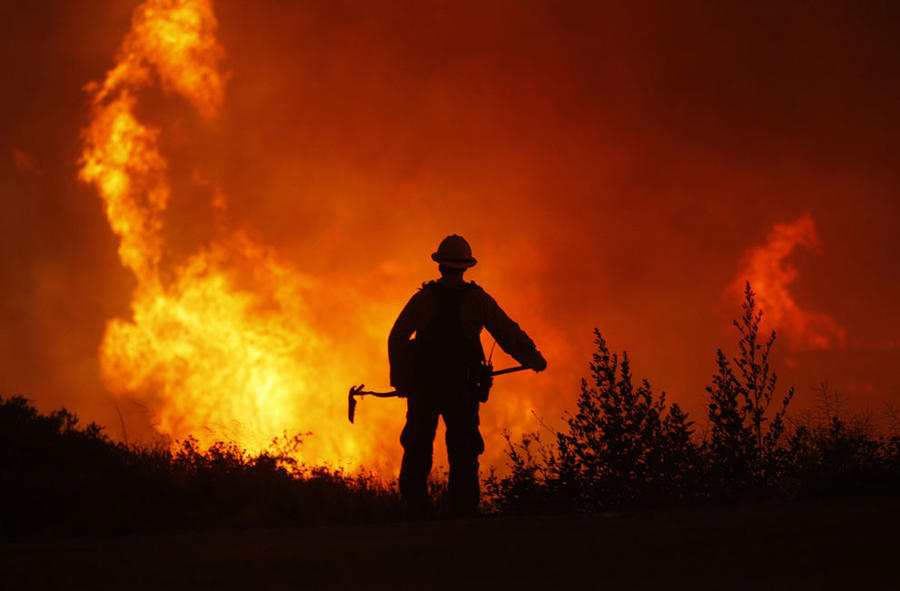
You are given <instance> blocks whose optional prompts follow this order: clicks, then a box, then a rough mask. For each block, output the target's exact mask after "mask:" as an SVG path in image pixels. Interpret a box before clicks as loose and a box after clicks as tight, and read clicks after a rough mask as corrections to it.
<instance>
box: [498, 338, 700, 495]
mask: <svg viewBox="0 0 900 591" xmlns="http://www.w3.org/2000/svg"><path fill="white" fill-rule="evenodd" d="M594 335H595V339H594V344H595V345H596V348H597V350H596V352H595V353H594V355H593V360H592V362H591V364H590V369H591V381H590V382H588V381H587V380H582V384H581V394H580V395H579V398H578V403H577V411H576V413H575V415H574V416H571V417H569V418H568V420H567V424H568V430H567V431H566V432H562V433H555V440H556V441H555V444H556V445H555V447H553V448H551V447H550V446H548V445H546V444H543V443H542V442H541V439H540V434H539V433H533V434H529V435H526V436H524V437H523V438H522V440H521V442H520V443H512V442H511V441H510V438H509V436H508V435H507V437H506V439H507V444H508V446H509V447H508V456H509V459H510V467H511V475H510V476H508V477H505V478H497V477H496V476H493V477H492V478H489V479H488V482H487V487H486V490H487V492H488V496H489V498H491V499H492V500H493V502H494V503H495V505H496V507H497V508H498V509H499V510H501V511H513V512H534V511H542V510H553V509H561V508H576V509H585V510H600V509H616V508H622V507H633V506H638V505H645V504H658V503H669V502H672V501H674V500H680V499H683V498H685V497H687V496H689V495H690V494H691V493H692V492H693V489H694V488H695V487H696V483H695V482H694V479H695V475H696V474H697V473H698V470H697V468H698V466H697V465H698V462H699V461H700V449H699V448H698V446H697V445H696V444H695V443H694V442H693V441H692V439H691V433H692V431H691V429H690V427H691V422H690V421H689V420H688V418H687V415H686V414H685V413H684V412H683V411H682V410H681V409H680V408H679V407H678V405H677V404H673V405H672V406H671V407H669V408H668V409H667V408H666V403H665V394H660V395H659V397H656V396H655V395H654V394H653V391H652V389H651V388H650V384H649V383H648V382H647V381H646V380H644V381H642V382H641V383H640V385H638V386H637V387H635V386H634V383H633V380H632V375H631V367H630V363H629V360H628V355H627V353H623V355H622V360H621V363H620V362H619V357H618V355H616V354H613V353H610V351H609V348H608V347H607V345H606V341H605V340H604V339H603V337H602V335H601V334H600V332H599V331H594ZM535 454H536V455H535Z"/></svg>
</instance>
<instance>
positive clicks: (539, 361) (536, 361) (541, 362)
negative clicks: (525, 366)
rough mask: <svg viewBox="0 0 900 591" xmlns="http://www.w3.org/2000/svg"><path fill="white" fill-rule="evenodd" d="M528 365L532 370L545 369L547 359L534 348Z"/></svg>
mask: <svg viewBox="0 0 900 591" xmlns="http://www.w3.org/2000/svg"><path fill="white" fill-rule="evenodd" d="M530 367H531V369H533V370H534V371H544V370H545V369H547V360H546V359H544V356H543V355H541V352H540V351H538V350H536V349H535V351H534V358H533V359H532V360H531V364H530Z"/></svg>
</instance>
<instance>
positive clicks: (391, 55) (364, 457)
mask: <svg viewBox="0 0 900 591" xmlns="http://www.w3.org/2000/svg"><path fill="white" fill-rule="evenodd" d="M138 4H139V3H138V2H100V1H85V2H79V3H77V5H76V3H69V2H62V1H59V2H45V3H42V4H41V5H40V6H31V5H24V6H13V7H5V8H3V9H2V11H3V19H2V22H3V23H4V25H3V26H4V29H5V30H4V31H3V33H4V34H3V36H2V41H0V43H2V44H3V45H2V55H3V57H4V66H5V68H6V72H7V80H8V81H12V83H9V84H7V88H6V92H5V93H4V95H3V96H2V98H0V101H2V103H3V104H2V111H0V112H2V121H3V126H4V134H3V139H2V140H0V141H2V142H3V146H2V151H0V156H2V157H0V182H2V187H3V201H2V206H0V207H2V210H0V231H2V235H3V236H4V248H3V250H2V257H3V259H2V268H0V282H2V287H3V293H4V296H5V297H4V298H3V304H2V306H0V314H2V315H0V327H2V330H3V339H2V340H0V364H2V371H0V392H2V394H3V395H13V394H21V395H25V396H27V397H30V398H32V399H34V400H36V402H37V404H38V406H39V408H41V409H43V410H48V409H50V408H53V407H58V406H60V405H63V404H64V405H66V406H67V407H68V408H70V409H72V410H74V411H76V412H78V413H79V415H80V416H82V417H83V418H84V419H85V420H96V421H98V422H100V423H102V424H104V425H107V430H108V432H109V433H110V434H111V435H113V436H115V437H119V436H121V434H122V429H121V427H120V425H119V419H118V415H117V412H116V405H118V408H119V410H120V411H121V412H122V414H123V416H124V418H125V423H126V426H127V430H128V432H129V434H130V435H131V436H132V438H133V439H134V438H144V439H147V438H150V437H152V436H153V433H154V430H153V427H152V426H151V425H152V424H154V423H155V424H157V425H158V426H159V424H160V418H159V417H160V412H159V409H160V408H161V407H160V406H159V405H160V404H161V402H160V396H161V395H160V394H159V393H158V392H153V391H151V388H150V387H149V386H147V385H146V384H145V385H144V386H143V388H142V391H141V392H140V393H132V395H129V394H128V393H127V392H121V391H120V392H113V391H112V389H111V388H110V381H109V377H108V376H107V377H106V378H104V374H103V373H102V372H101V369H100V362H99V359H98V350H99V349H100V347H101V343H102V342H103V340H104V334H105V332H106V330H107V323H108V322H109V321H111V320H113V319H121V320H122V321H123V322H126V323H127V322H130V321H131V320H133V318H132V311H131V308H130V306H131V301H132V297H133V296H134V293H135V288H136V280H135V276H134V275H133V274H132V273H131V272H130V271H129V269H127V268H125V267H123V266H122V264H121V263H120V261H119V259H118V255H117V249H118V244H119V240H118V238H117V236H116V235H115V234H113V232H112V231H111V229H110V224H109V222H108V221H107V218H106V217H105V213H104V208H103V205H102V202H101V200H100V199H99V197H98V194H97V191H96V190H95V188H94V187H93V186H91V185H89V184H85V183H83V182H79V181H78V180H77V177H78V168H79V165H78V158H79V153H80V152H81V149H82V136H81V130H82V129H84V128H86V127H87V126H88V124H89V122H90V120H91V109H90V107H89V96H88V94H87V93H86V92H85V91H84V90H83V87H84V85H85V84H86V83H87V82H89V81H92V80H94V81H99V80H102V79H103V78H104V76H105V75H106V72H107V71H108V70H109V69H110V68H112V67H113V66H114V65H115V59H116V54H117V50H118V48H119V47H120V45H121V43H122V41H123V39H124V38H125V37H126V35H127V34H128V31H129V28H130V26H131V13H132V10H133V9H134V8H135V7H136V6H137V5H138ZM287 4H288V3H265V2H258V3H246V2H239V1H237V0H231V1H219V2H215V3H214V5H213V6H214V9H215V14H216V17H217V20H218V29H217V31H216V38H217V40H218V42H219V43H220V44H221V46H222V48H223V49H224V60H223V61H222V63H221V68H222V73H223V74H224V75H225V80H226V82H225V88H224V99H223V104H222V108H221V111H220V113H218V115H217V116H215V117H213V118H212V119H210V118H208V117H202V116H200V115H199V114H198V113H197V111H196V109H194V108H193V107H192V106H191V104H190V102H188V101H186V100H185V99H184V98H183V97H181V96H179V95H178V94H177V92H174V91H172V90H171V89H167V91H163V90H162V89H161V88H160V85H159V84H150V85H147V86H146V87H143V88H141V89H140V91H139V94H138V101H137V106H136V108H135V113H136V116H137V117H139V118H140V119H141V120H142V121H145V122H146V123H147V124H148V125H150V126H152V127H154V128H158V129H159V130H160V133H159V140H158V147H159V151H160V153H161V154H162V155H163V156H164V157H165V159H166V161H167V169H166V173H165V179H166V182H167V183H168V185H169V186H170V188H171V198H170V200H169V202H168V205H167V207H166V208H165V210H164V212H163V213H162V214H161V216H162V217H161V219H162V221H163V223H164V229H163V231H162V237H163V239H164V243H165V250H164V253H163V260H162V262H161V270H162V274H163V276H164V278H165V277H168V278H170V279H171V278H172V277H173V276H174V275H177V273H178V269H179V268H182V267H183V265H184V264H185V262H186V261H188V260H191V257H192V256H194V255H196V254H197V253H198V252H206V251H208V250H209V249H210V248H211V246H210V245H215V244H230V245H232V246H226V247H223V248H226V249H227V248H232V247H233V245H234V243H233V242H229V240H230V239H231V238H233V236H235V235H236V233H238V234H240V235H242V236H245V237H246V238H247V240H249V241H250V242H251V243H253V244H255V245H259V246H260V247H262V248H264V249H266V251H265V252H266V254H265V257H272V260H275V261H277V265H278V266H277V268H278V269H289V270H290V271H289V273H290V276H291V277H293V278H300V277H302V278H303V281H304V282H307V283H304V285H306V286H307V287H305V288H304V289H305V291H303V290H301V291H298V292H297V294H300V293H301V292H302V293H303V294H304V295H303V296H302V298H303V309H304V312H303V314H304V316H303V318H302V322H299V323H298V325H297V326H299V327H300V328H296V330H297V331H301V332H302V331H312V332H311V333H310V334H313V333H314V334H315V335H316V341H317V342H318V339H319V338H321V341H322V343H321V345H317V346H316V347H311V348H310V349H309V351H308V357H306V358H304V359H303V360H302V363H300V362H298V363H300V365H299V367H300V368H301V369H303V371H307V370H308V371H309V372H313V373H315V376H314V377H313V378H310V379H311V380H312V381H311V382H310V383H314V384H315V385H316V388H314V390H315V392H314V393H311V394H310V395H309V396H310V397H309V398H302V399H300V400H299V401H293V402H291V406H290V413H289V416H288V418H287V419H286V424H291V425H292V424H294V423H296V429H297V430H299V431H312V432H313V435H311V436H310V438H312V439H315V438H317V437H318V438H319V439H323V440H324V439H327V438H329V437H331V438H332V439H333V438H334V437H335V436H336V435H335V433H336V432H337V431H338V430H342V431H341V432H340V433H341V434H340V436H339V437H338V439H337V440H336V442H333V444H332V445H329V446H324V447H321V449H322V450H326V449H327V450H328V451H322V456H323V457H326V458H328V459H335V458H336V457H337V455H335V454H338V455H343V456H346V458H347V459H348V461H364V462H366V463H375V462H377V461H378V460H379V458H385V459H384V466H385V467H386V468H385V469H386V470H388V471H389V470H390V469H391V467H392V466H394V465H395V463H396V457H397V454H398V450H399V444H398V443H397V441H396V438H397V436H398V435H399V429H400V427H401V426H402V412H403V411H402V405H398V404H395V401H370V400H365V401H363V402H362V403H361V405H360V407H359V408H358V410H357V413H358V417H359V418H358V421H357V423H358V424H357V425H354V426H353V427H351V426H350V425H349V423H347V422H346V419H345V418H344V417H341V416H340V412H339V411H340V410H344V411H345V410H346V408H345V406H344V404H345V402H346V400H345V397H346V389H347V388H349V386H350V385H353V384H356V383H361V382H364V383H366V384H367V385H369V386H372V387H376V388H379V387H386V386H387V380H386V376H387V370H386V339H387V332H388V330H389V329H390V324H391V322H392V320H393V317H394V316H395V315H396V314H397V313H398V312H399V310H400V309H401V308H402V306H403V304H404V303H405V301H406V299H407V298H408V297H409V296H410V295H411V294H412V293H413V291H414V290H415V289H416V287H417V286H418V285H419V284H420V283H421V282H422V281H425V280H427V279H429V278H431V277H432V276H433V275H434V273H435V269H434V265H433V263H431V261H430V260H429V258H428V255H429V254H430V253H431V252H432V251H433V250H434V248H435V247H436V245H437V243H438V242H439V241H440V239H441V238H442V237H443V236H444V235H446V234H448V233H454V232H456V233H461V234H463V235H465V236H466V237H467V238H468V239H469V240H470V242H471V243H472V246H473V248H474V250H475V256H476V257H477V258H478V259H479V261H480V263H479V265H478V266H477V267H475V268H474V269H473V271H472V273H471V275H472V279H474V280H476V281H477V282H479V284H481V285H483V286H484V287H485V288H486V289H487V290H488V291H489V292H490V293H491V294H493V295H494V296H495V297H496V298H497V299H498V301H499V302H500V303H501V305H502V306H503V307H504V309H505V310H506V311H507V312H508V313H509V314H510V315H511V316H512V317H513V318H514V319H516V320H518V321H519V322H520V324H522V326H523V328H525V329H526V330H527V331H528V332H529V333H530V334H531V335H532V337H533V338H534V339H535V340H536V341H537V343H538V345H539V347H540V348H541V349H542V350H544V351H545V353H546V355H547V357H548V361H549V364H550V368H549V369H548V371H547V372H545V373H544V374H541V375H537V376H536V375H533V374H529V375H524V374H517V375H514V376H508V377H504V378H500V379H498V381H497V384H496V386H495V389H494V391H493V392H492V400H491V402H490V403H489V404H488V405H487V406H486V407H485V408H484V409H483V411H482V422H483V424H484V431H485V436H486V439H487V441H488V446H489V448H491V450H492V451H490V453H489V454H488V456H486V462H485V463H487V464H490V463H494V464H500V463H502V461H503V458H502V454H501V453H500V447H501V438H500V432H501V430H502V429H503V428H504V427H510V428H512V429H513V431H514V432H516V431H521V430H522V429H529V430H533V429H535V428H537V423H536V421H534V420H533V419H531V415H530V412H531V410H532V409H533V410H534V412H535V413H536V414H538V415H539V416H541V417H544V419H545V420H547V421H548V422H550V423H551V424H553V423H554V422H555V421H556V420H557V418H558V417H559V416H560V415H561V413H562V412H563V411H564V410H566V409H572V408H573V406H574V400H575V397H576V395H577V391H578V381H579V379H580V378H581V377H582V376H583V375H585V373H586V369H587V361H588V358H589V354H590V351H591V334H590V331H591V329H592V328H593V327H598V328H599V329H600V330H601V331H602V332H603V334H604V336H605V337H606V338H607V341H608V342H609V344H610V345H611V347H612V348H614V349H619V350H620V349H623V348H624V349H627V350H628V351H629V353H630V355H631V358H632V362H633V369H634V372H635V374H636V375H637V376H640V377H646V378H648V379H649V380H650V382H651V384H652V385H653V386H654V387H655V388H657V389H664V390H666V392H667V394H668V396H669V399H670V400H674V401H677V402H679V403H680V404H682V405H683V406H684V407H686V408H687V409H688V410H689V412H690V413H691V415H692V417H693V418H694V420H695V421H697V423H698V427H699V428H700V429H701V430H702V425H703V422H704V420H705V412H704V410H705V393H704V391H703V388H704V386H705V385H706V384H707V383H708V382H709V376H710V375H711V373H712V371H713V369H714V368H713V361H714V353H715V349H716V348H717V347H720V346H722V347H726V348H727V349H730V348H731V344H732V343H733V342H734V340H735V339H734V337H733V331H732V329H731V328H730V319H731V318H733V317H736V316H737V300H736V299H735V298H736V296H735V293H736V291H737V290H736V288H735V286H736V285H738V286H739V285H740V284H742V282H743V280H744V279H746V278H751V277H752V278H753V279H754V281H755V282H764V285H758V286H757V287H758V289H759V291H760V303H762V304H763V305H764V306H765V307H766V309H767V312H768V314H767V317H768V318H771V320H772V322H774V323H775V327H776V328H778V330H779V334H780V338H779V340H778V341H777V343H776V350H777V356H778V360H777V361H778V363H777V366H778V369H779V371H780V375H781V383H782V384H783V385H784V386H787V385H788V384H793V385H795V386H796V387H797V389H798V395H797V398H796V399H795V402H794V404H795V406H796V407H797V409H800V408H802V406H804V405H808V404H810V403H811V400H812V392H811V389H810V388H811V387H812V386H814V385H815V384H817V383H818V382H820V381H823V380H826V381H828V382H829V383H830V384H831V385H832V386H834V387H835V388H836V389H838V390H840V391H841V392H843V393H844V394H845V395H846V399H847V400H848V403H849V404H852V405H853V407H854V408H860V409H864V408H868V409H871V410H872V411H873V413H875V414H876V415H877V414H879V413H881V412H882V411H883V404H884V403H885V402H888V403H893V404H900V370H898V367H900V365H898V361H900V349H898V343H900V337H898V336H897V334H898V329H900V313H898V311H897V306H896V305H895V302H897V301H898V298H900V279H898V273H897V262H896V253H897V252H898V250H900V249H898V246H900V238H898V237H897V233H896V231H895V226H896V220H897V214H898V208H900V205H898V200H897V198H896V195H897V189H898V185H900V183H898V180H900V179H898V176H897V175H898V173H897V171H898V170H900V149H898V145H897V142H898V140H897V138H898V137H900V118H898V116H897V114H896V105H897V104H900V101H898V99H900V96H898V95H900V81H898V79H897V77H896V72H897V71H898V66H900V64H898V61H900V57H898V54H897V53H896V51H895V50H894V42H893V37H892V36H893V34H894V31H895V30H896V23H897V18H898V15H897V14H896V10H893V9H892V10H893V12H891V13H889V12H888V9H887V8H885V7H881V8H877V7H875V8H873V7H869V8H868V9H866V10H858V9H856V8H855V6H856V5H855V4H853V3H847V4H846V5H844V6H831V7H829V8H827V9H825V8H822V7H818V8H817V9H816V11H812V9H810V8H802V7H795V8H785V7H784V6H782V4H781V3H771V5H769V6H755V7H741V8H734V7H731V8H728V7H724V6H721V5H719V6H716V7H711V6H709V5H708V3H696V4H693V3H678V5H679V6H678V8H677V9H676V8H673V7H672V6H671V4H672V3H664V2H658V3H652V2H648V3H629V4H628V5H627V8H625V7H623V6H622V5H612V6H602V5H601V4H602V3H594V2H592V3H584V6H578V4H577V3H567V4H566V7H565V8H561V7H559V6H557V4H558V3H553V2H548V3H529V4H528V6H527V7H526V6H524V5H523V4H522V3H520V2H507V3H496V4H492V5H491V6H490V7H488V8H485V7H484V6H483V4H484V3H480V2H479V3H476V2H472V3H444V2H435V3H429V2H408V3H407V2H403V3H395V2H391V3H385V4H389V6H376V3H371V2H310V3H290V6H288V5H287ZM213 202H214V205H211V203H213ZM228 252H229V253H231V252H232V251H228ZM261 256H262V255H261ZM224 258H225V259H227V261H226V262H224V263H222V264H223V265H233V266H234V268H235V269H238V267H240V269H251V268H254V267H253V264H254V263H252V262H251V263H246V262H244V263H237V262H234V263H233V262H231V261H232V258H231V254H229V255H228V256H226V257H224ZM251 259H252V257H251ZM253 260H255V259H253ZM266 260H269V259H268V258H267V259H266ZM241 265H244V266H243V267H241ZM248 265H249V266H248ZM229 268H231V267H229ZM240 269H238V270H237V271H235V275H234V276H235V277H236V279H235V281H236V282H237V283H236V284H235V289H236V290H238V292H239V293H244V292H246V293H256V294H258V295H259V297H260V298H262V299H265V298H266V297H268V296H266V294H267V293H270V292H271V290H269V291H266V289H263V287H261V286H260V285H259V284H258V283H255V282H258V281H259V277H257V276H245V277H243V279H241V277H240V276H241V272H242V271H240ZM245 275H246V273H245ZM251 275H252V273H251ZM241 281H244V283H241ZM267 289H268V288H267ZM298 289H299V288H298ZM241 290H243V291H241ZM271 293H274V292H271ZM293 294H294V292H291V296H290V297H291V298H293V297H295V296H294V295H293ZM296 297H298V298H299V297H300V296H299V295H297V296H296ZM275 300H276V301H277V302H278V305H283V306H288V304H286V303H285V302H283V301H282V300H279V299H278V298H277V297H276V298H275ZM291 305H293V304H291ZM298 314H299V313H298ZM301 325H302V326H301ZM290 330H295V327H293V325H292V327H291V328H290ZM307 340H309V339H307ZM186 371H188V373H190V371H191V370H190V369H188V370H186ZM338 385H340V388H339V387H338ZM332 389H333V390H335V391H334V392H331V391H330V390H332ZM332 397H333V398H332ZM332 400H333V403H332V402H331V401H332ZM342 400H343V402H341V401H342ZM323 401H325V402H323ZM304 404H305V405H306V406H304ZM313 405H315V408H312V406H313ZM326 411H327V413H330V414H328V415H327V416H328V417H331V418H327V419H323V418H321V417H322V416H323V415H322V414H321V413H323V412H326ZM335 413H337V416H332V415H334V414H335ZM294 417H296V418H294ZM310 417H317V418H316V419H315V420H314V421H312V419H310ZM311 421H312V422H311ZM279 424H280V423H279ZM317 430H318V431H319V432H318V433H317ZM326 430H327V431H329V434H328V435H326V434H325V433H324V431H326ZM344 430H345V431H344ZM275 434H277V433H275ZM275 434H273V435H275ZM311 445H313V444H311ZM341 446H346V449H345V451H343V452H342V451H341V449H342V447H341ZM313 447H314V448H315V446H314V445H313ZM316 449H319V448H316ZM335 450H337V451H335ZM347 450H349V451H347ZM360 450H366V451H360Z"/></svg>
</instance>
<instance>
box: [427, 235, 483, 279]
mask: <svg viewBox="0 0 900 591" xmlns="http://www.w3.org/2000/svg"><path fill="white" fill-rule="evenodd" d="M431 260H433V261H435V262H436V263H438V265H439V267H438V268H439V269H441V273H442V274H443V273H444V270H443V269H444V268H446V269H448V270H449V269H454V270H457V271H459V272H460V274H462V272H463V271H465V270H466V269H468V268H469V267H471V266H473V265H474V264H475V263H477V262H478V261H476V260H475V257H473V256H472V248H471V247H470V246H469V243H468V242H466V239H465V238H463V237H462V236H459V235H458V234H452V235H450V236H447V237H446V238H444V239H443V240H442V241H441V244H440V246H438V249H437V252H435V253H434V254H432V255H431Z"/></svg>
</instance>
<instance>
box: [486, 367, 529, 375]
mask: <svg viewBox="0 0 900 591" xmlns="http://www.w3.org/2000/svg"><path fill="white" fill-rule="evenodd" d="M523 369H531V368H530V367H528V366H527V365H518V366H516V367H507V368H506V369H498V370H497V371H492V372H491V375H492V376H502V375H503V374H507V373H514V372H517V371H522V370H523Z"/></svg>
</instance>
